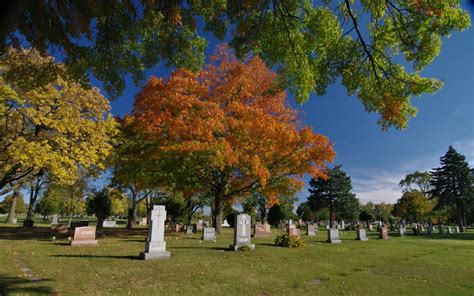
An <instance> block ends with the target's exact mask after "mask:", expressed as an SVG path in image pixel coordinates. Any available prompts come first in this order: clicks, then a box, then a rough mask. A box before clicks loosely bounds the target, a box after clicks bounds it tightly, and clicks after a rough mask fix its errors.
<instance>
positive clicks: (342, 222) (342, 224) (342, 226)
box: [341, 220, 346, 230]
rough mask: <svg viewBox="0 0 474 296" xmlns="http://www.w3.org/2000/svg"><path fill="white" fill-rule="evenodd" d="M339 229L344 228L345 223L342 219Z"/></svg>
mask: <svg viewBox="0 0 474 296" xmlns="http://www.w3.org/2000/svg"><path fill="white" fill-rule="evenodd" d="M341 229H342V230H344V229H346V223H345V222H344V220H342V221H341Z"/></svg>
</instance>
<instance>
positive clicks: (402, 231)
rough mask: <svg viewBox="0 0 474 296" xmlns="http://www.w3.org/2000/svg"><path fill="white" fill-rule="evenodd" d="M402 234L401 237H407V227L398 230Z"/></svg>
mask: <svg viewBox="0 0 474 296" xmlns="http://www.w3.org/2000/svg"><path fill="white" fill-rule="evenodd" d="M398 231H399V233H400V236H407V229H406V228H405V226H400V229H399V230H398Z"/></svg>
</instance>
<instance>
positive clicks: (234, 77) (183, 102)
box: [132, 47, 334, 194]
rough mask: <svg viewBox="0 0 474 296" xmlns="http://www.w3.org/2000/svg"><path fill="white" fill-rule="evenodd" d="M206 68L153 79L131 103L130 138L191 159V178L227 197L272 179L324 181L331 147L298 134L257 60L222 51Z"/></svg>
mask: <svg viewBox="0 0 474 296" xmlns="http://www.w3.org/2000/svg"><path fill="white" fill-rule="evenodd" d="M212 62H213V63H212V64H210V65H207V66H206V67H205V68H204V70H202V71H201V72H199V73H197V74H195V73H192V72H190V71H188V70H186V69H179V70H177V71H175V72H174V73H173V74H172V76H171V77H170V78H169V79H168V80H167V81H165V80H163V79H160V78H156V77H152V78H151V79H150V80H149V81H148V82H147V84H146V85H145V86H144V88H143V89H142V91H141V92H140V93H139V94H138V95H137V96H136V98H135V103H134V110H133V116H132V117H133V121H134V125H135V128H136V131H137V132H138V133H142V134H144V135H145V137H146V138H147V139H149V140H150V141H153V142H156V143H157V149H158V150H160V151H162V152H164V153H163V154H162V155H170V153H171V154H174V153H177V154H179V155H183V156H192V157H195V158H196V159H197V160H198V161H196V162H194V165H195V166H194V167H193V168H192V173H193V174H196V176H197V178H198V179H199V180H201V181H203V182H204V183H206V184H207V185H209V186H210V187H211V188H210V189H211V190H214V189H215V188H212V187H213V186H216V184H221V185H222V182H225V184H224V185H225V187H226V192H227V193H228V194H238V193H241V192H243V191H245V190H247V189H249V188H251V187H254V186H262V187H264V186H265V185H266V184H267V182H269V181H270V180H272V179H275V180H276V179H278V178H283V177H288V176H293V177H294V178H297V179H299V178H301V177H302V176H303V174H305V173H309V174H311V175H312V177H314V178H319V177H325V174H324V172H325V164H326V162H327V161H332V160H333V158H334V151H333V149H332V145H331V143H330V141H329V140H328V139H327V138H326V137H324V136H322V135H319V134H315V133H314V132H312V130H311V129H310V128H308V127H300V126H299V122H298V121H297V112H296V110H294V109H292V108H291V107H290V106H288V105H287V104H286V101H285V97H286V94H285V92H284V91H280V90H278V89H277V87H276V85H277V83H276V78H277V77H276V74H275V73H274V72H272V71H271V70H270V69H268V68H267V67H266V66H265V63H264V62H263V61H262V60H261V59H260V58H258V57H252V58H249V59H247V60H246V61H244V62H243V61H239V60H237V59H236V58H235V57H234V55H233V54H232V53H231V52H230V51H229V50H228V49H227V48H226V47H220V48H219V49H218V51H217V53H216V54H215V55H214V56H213V58H212Z"/></svg>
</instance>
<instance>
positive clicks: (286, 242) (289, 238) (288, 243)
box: [275, 233, 304, 248]
mask: <svg viewBox="0 0 474 296" xmlns="http://www.w3.org/2000/svg"><path fill="white" fill-rule="evenodd" d="M275 245H276V246H280V247H286V248H299V247H302V246H304V241H303V240H302V239H300V238H298V237H297V236H296V235H288V233H283V234H280V235H279V236H277V237H276V238H275Z"/></svg>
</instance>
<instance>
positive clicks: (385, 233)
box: [379, 225, 388, 239]
mask: <svg viewBox="0 0 474 296" xmlns="http://www.w3.org/2000/svg"><path fill="white" fill-rule="evenodd" d="M379 239H388V229H387V225H385V226H383V227H381V228H380V233H379Z"/></svg>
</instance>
